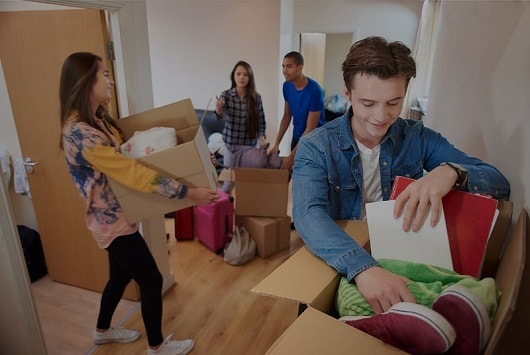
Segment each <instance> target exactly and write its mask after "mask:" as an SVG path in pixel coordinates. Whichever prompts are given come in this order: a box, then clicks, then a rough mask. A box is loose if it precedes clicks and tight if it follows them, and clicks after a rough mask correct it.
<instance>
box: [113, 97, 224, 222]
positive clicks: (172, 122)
mask: <svg viewBox="0 0 530 355" xmlns="http://www.w3.org/2000/svg"><path fill="white" fill-rule="evenodd" d="M116 124H117V125H118V127H119V128H120V129H121V130H122V132H123V135H124V139H125V140H127V139H129V138H130V137H131V136H132V135H133V134H134V132H135V131H143V130H146V129H149V128H152V127H173V128H175V130H176V133H177V145H176V146H175V147H171V148H168V149H165V150H161V151H159V152H154V153H152V154H150V155H147V156H145V157H141V158H138V161H140V162H141V163H142V164H144V165H146V166H148V167H150V168H152V169H154V170H157V171H159V172H160V173H162V174H164V175H166V176H169V177H173V178H175V179H177V180H178V181H180V182H181V183H183V184H186V185H188V186H206V187H210V188H212V189H216V186H217V185H216V181H217V172H216V170H215V167H214V166H213V164H212V162H211V160H210V152H209V150H208V144H207V142H206V138H205V137H204V133H203V131H202V128H201V126H200V122H199V120H198V118H197V115H196V113H195V109H194V108H193V105H192V103H191V100H190V99H185V100H182V101H178V102H174V103H172V104H169V105H166V106H162V107H158V108H155V109H152V110H148V111H144V112H141V113H138V114H135V115H131V116H128V117H124V118H122V119H119V120H117V121H116ZM109 182H110V185H111V187H112V190H113V191H114V194H115V195H116V198H117V199H118V201H119V202H120V205H121V207H122V208H123V211H124V212H125V215H126V217H127V220H128V221H129V222H131V223H134V222H139V221H141V220H144V219H147V218H150V217H154V216H160V215H163V214H166V213H168V212H173V211H177V210H180V209H183V208H186V207H189V206H192V205H194V202H193V201H191V200H189V199H186V198H184V199H182V200H178V199H168V198H166V197H164V196H161V195H159V194H147V193H145V192H139V191H135V190H133V189H130V188H128V187H126V186H124V185H122V184H120V183H118V182H116V181H114V180H112V179H109Z"/></svg>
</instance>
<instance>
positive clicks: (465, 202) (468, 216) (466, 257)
mask: <svg viewBox="0 0 530 355" xmlns="http://www.w3.org/2000/svg"><path fill="white" fill-rule="evenodd" d="M412 181H414V180H413V179H410V178H407V177H403V176H397V177H396V180H395V181H394V185H393V186H392V191H391V193H390V199H391V200H394V199H395V198H396V197H397V196H398V195H399V194H400V193H401V191H403V190H404V189H405V188H406V187H407V186H408V184H410V183H411V182H412ZM442 205H443V210H444V215H445V224H446V227H447V235H448V237H449V247H450V249H451V259H452V261H453V268H454V271H456V272H458V273H459V274H463V275H470V276H474V277H478V276H479V272H480V266H481V263H482V259H483V257H484V253H485V251H486V246H487V244H488V238H489V235H490V233H491V230H492V227H493V224H494V222H495V220H496V218H497V200H495V199H493V198H491V197H489V196H485V195H479V194H472V193H469V192H465V191H458V190H451V191H449V193H448V194H447V195H445V196H444V197H443V198H442Z"/></svg>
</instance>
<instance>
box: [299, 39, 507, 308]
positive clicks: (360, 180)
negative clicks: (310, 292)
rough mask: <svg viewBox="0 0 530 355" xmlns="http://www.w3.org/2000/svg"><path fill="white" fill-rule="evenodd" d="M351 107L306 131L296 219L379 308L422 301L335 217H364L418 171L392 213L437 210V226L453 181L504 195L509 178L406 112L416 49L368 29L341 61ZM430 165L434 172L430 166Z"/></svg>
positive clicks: (410, 223)
mask: <svg viewBox="0 0 530 355" xmlns="http://www.w3.org/2000/svg"><path fill="white" fill-rule="evenodd" d="M342 70H343V77H344V83H345V89H344V93H345V95H346V97H347V99H348V101H349V102H350V103H351V107H350V108H349V109H348V110H347V112H346V114H345V115H344V116H342V117H340V118H337V119H335V120H333V121H332V122H329V123H328V124H326V125H324V126H323V127H320V128H317V129H315V130H314V131H312V132H310V133H309V134H307V135H305V136H304V137H302V138H301V140H300V142H299V144H298V150H297V153H296V157H295V164H294V169H293V219H294V223H295V226H296V229H297V231H298V232H299V233H300V235H301V237H302V239H303V240H304V241H305V243H306V244H307V246H308V247H309V248H310V249H311V250H312V252H313V253H315V254H316V255H317V256H318V257H320V258H322V259H323V260H324V261H325V262H326V263H327V264H329V265H330V266H331V267H333V268H334V269H335V270H337V272H339V273H340V274H341V275H343V276H345V277H346V278H347V279H348V281H350V282H355V283H356V285H357V287H358V289H359V292H360V293H361V294H362V295H363V297H364V298H365V299H366V300H367V301H368V303H369V304H370V305H371V306H372V308H373V310H374V311H375V312H376V313H380V312H384V311H386V310H388V309H389V308H390V307H391V306H392V305H394V304H396V303H399V302H415V300H414V298H413V296H412V295H411V293H410V292H409V290H408V289H407V287H406V282H407V280H404V279H403V278H402V277H400V276H398V275H395V274H393V273H391V272H389V271H386V270H384V269H382V268H381V267H379V266H378V264H377V262H376V260H374V258H372V256H371V255H370V254H369V253H367V252H366V251H365V250H364V249H363V248H362V247H361V246H359V245H358V244H357V243H356V242H355V241H354V240H353V239H351V238H350V237H349V236H348V235H347V234H346V233H345V232H344V231H343V230H342V229H340V228H339V227H338V226H337V225H336V224H335V222H334V220H339V219H354V220H357V219H364V218H365V212H364V205H365V204H366V203H367V202H374V201H381V200H388V199H389V196H390V192H391V188H392V183H393V181H394V179H395V177H396V176H399V175H402V176H407V177H410V178H414V179H416V181H415V182H413V183H411V184H410V185H409V186H408V187H407V188H406V189H405V190H404V191H403V192H402V193H401V194H400V195H399V197H398V198H397V199H396V203H395V208H394V216H395V217H399V216H401V215H402V214H403V229H404V230H405V231H408V230H413V231H418V230H419V229H420V228H421V226H422V225H423V223H424V222H425V219H426V216H427V214H428V212H429V209H430V211H431V212H432V214H431V216H432V217H431V220H430V221H429V222H428V223H429V224H430V225H436V224H437V223H438V220H439V216H440V213H441V210H442V203H441V199H442V197H443V196H445V195H446V194H447V193H448V192H449V191H450V190H451V189H453V188H458V189H461V190H465V191H472V192H474V193H483V194H488V195H492V196H493V197H495V198H506V197H508V196H509V193H510V185H509V183H508V181H507V180H506V178H505V177H504V176H503V175H502V174H501V173H500V172H499V171H498V170H497V169H496V168H495V167H493V166H491V165H489V164H487V163H485V162H483V161H481V160H480V159H477V158H474V157H470V156H468V155H467V154H466V153H464V152H462V151H460V150H459V149H457V148H456V147H454V146H453V145H452V144H451V143H449V142H448V141H447V139H446V138H444V137H443V136H442V135H440V134H439V133H438V132H435V131H433V130H432V129H429V128H427V127H425V126H424V125H423V123H422V122H421V121H415V120H406V119H402V118H399V114H400V112H401V109H402V107H403V101H404V98H405V92H406V89H407V85H408V83H409V81H410V79H411V78H412V77H414V76H415V75H416V65H415V62H414V59H413V58H412V56H411V52H410V49H409V48H407V47H406V46H405V45H403V44H402V43H401V42H391V43H389V42H387V41H386V40H385V39H383V38H380V37H370V38H366V39H363V40H361V41H358V42H356V43H355V44H354V45H353V46H352V47H351V49H350V51H349V53H348V55H347V57H346V60H345V61H344V63H343V64H342ZM425 172H426V173H425Z"/></svg>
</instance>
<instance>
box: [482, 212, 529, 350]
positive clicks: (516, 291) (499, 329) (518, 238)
mask: <svg viewBox="0 0 530 355" xmlns="http://www.w3.org/2000/svg"><path fill="white" fill-rule="evenodd" d="M527 222H528V213H527V212H526V210H525V209H524V208H523V209H522V210H521V213H520V214H519V218H518V219H517V223H516V225H515V226H514V228H513V229H512V232H511V233H510V236H509V237H508V240H507V241H506V246H505V249H504V251H503V255H502V259H501V261H500V264H499V269H498V271H497V276H496V279H495V280H496V282H497V287H498V288H499V289H500V290H501V292H502V295H501V299H500V301H499V306H498V309H497V314H496V316H495V319H494V321H493V327H492V334H491V337H490V341H489V343H488V346H487V347H486V351H485V354H493V353H497V354H510V353H515V352H516V351H515V350H519V349H518V345H517V342H514V341H511V340H510V339H509V338H510V337H511V336H514V337H516V338H518V337H520V336H522V334H523V333H524V332H525V330H523V328H525V327H526V325H525V324H526V322H527V321H528V319H527V314H526V315H523V314H522V313H520V317H521V319H522V322H521V324H519V325H517V324H515V325H514V327H513V330H514V331H513V332H511V331H510V332H508V331H507V328H508V326H509V325H510V321H511V320H512V317H513V316H514V312H515V311H518V312H522V309H520V308H521V306H522V305H523V304H525V305H526V304H528V298H526V297H523V296H524V295H523V293H524V292H521V289H524V288H525V286H524V285H522V279H523V275H524V273H525V271H526V272H528V265H526V264H528V261H527V255H526V251H527V248H528V245H527V237H528V234H529V233H530V232H529V230H528V225H527ZM518 315H519V314H518ZM523 323H524V324H523ZM510 329H511V328H510ZM510 333H511V334H510ZM507 338H508V339H507ZM519 340H520V339H519ZM500 347H502V349H500ZM516 348H517V349H516Z"/></svg>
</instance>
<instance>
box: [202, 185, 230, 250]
mask: <svg viewBox="0 0 530 355" xmlns="http://www.w3.org/2000/svg"><path fill="white" fill-rule="evenodd" d="M217 193H218V194H219V199H218V200H217V201H216V202H214V203H211V204H208V205H201V206H195V208H194V222H195V223H194V231H195V233H194V234H195V237H196V238H197V239H199V240H200V241H201V242H202V243H203V244H204V245H206V247H208V248H209V249H210V250H212V251H213V252H215V253H220V252H222V251H223V249H224V247H225V245H226V244H227V243H228V241H229V239H228V233H231V232H232V230H233V228H234V204H233V202H232V198H231V197H230V196H229V195H228V194H227V193H225V192H223V191H221V190H219V189H218V190H217Z"/></svg>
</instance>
